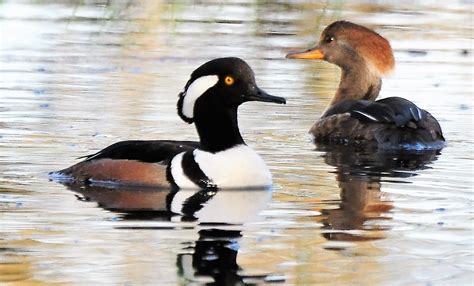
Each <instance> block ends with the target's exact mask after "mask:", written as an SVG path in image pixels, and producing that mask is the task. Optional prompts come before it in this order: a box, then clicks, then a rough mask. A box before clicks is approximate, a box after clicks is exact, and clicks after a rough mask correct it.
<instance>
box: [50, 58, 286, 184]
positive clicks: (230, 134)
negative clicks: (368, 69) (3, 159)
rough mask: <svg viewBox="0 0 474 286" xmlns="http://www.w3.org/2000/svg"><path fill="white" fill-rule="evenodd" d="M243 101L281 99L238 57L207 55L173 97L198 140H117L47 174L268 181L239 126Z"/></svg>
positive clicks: (126, 180) (107, 179)
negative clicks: (263, 86) (260, 83)
mask: <svg viewBox="0 0 474 286" xmlns="http://www.w3.org/2000/svg"><path fill="white" fill-rule="evenodd" d="M247 101H263V102H275V103H285V102H286V101H285V99H284V98H282V97H276V96H272V95H269V94H267V93H266V92H265V91H263V90H262V89H260V88H259V87H257V84H256V83H255V76H254V73H253V71H252V69H251V68H250V67H249V65H248V64H247V63H246V62H244V61H243V60H241V59H239V58H219V59H214V60H211V61H209V62H207V63H205V64H203V65H202V66H200V67H199V68H198V69H196V70H195V71H194V72H193V73H192V74H191V78H190V79H189V81H188V82H187V84H186V86H185V88H184V90H183V91H182V92H181V93H180V94H179V100H178V114H179V116H180V117H181V118H182V119H183V120H184V121H185V122H187V123H194V124H195V126H196V129H197V132H198V134H199V139H200V142H192V141H170V140H155V141H123V142H118V143H115V144H113V145H111V146H109V147H107V148H105V149H103V150H101V151H99V152H97V153H95V154H92V155H89V156H85V158H86V159H85V160H84V161H82V162H80V163H77V164H75V165H73V166H71V167H69V168H67V169H64V170H61V171H59V172H56V173H53V174H52V175H53V178H56V179H59V180H63V181H66V182H67V181H73V182H86V183H95V184H103V183H116V184H120V185H147V186H160V187H174V188H176V187H177V188H247V187H249V188H250V187H252V188H253V187H263V186H269V185H271V184H272V178H271V174H270V171H269V170H268V168H267V166H266V165H265V162H264V161H263V160H262V158H261V157H260V156H259V155H258V154H257V153H255V151H253V150H252V149H251V148H249V147H248V146H247V145H246V144H245V142H244V140H243V139H242V136H241V135H240V132H239V127H238V123H237V108H238V106H239V105H240V104H242V103H244V102H247Z"/></svg>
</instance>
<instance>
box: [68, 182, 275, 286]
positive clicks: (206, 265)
mask: <svg viewBox="0 0 474 286" xmlns="http://www.w3.org/2000/svg"><path fill="white" fill-rule="evenodd" d="M69 188H70V189H71V190H73V191H75V192H77V193H79V194H80V195H81V198H80V199H81V200H84V201H95V202H97V203H99V205H100V206H101V207H102V208H104V209H108V210H113V211H117V212H121V213H123V215H122V218H123V219H129V220H130V219H131V220H137V219H139V220H144V219H146V220H148V219H153V220H164V221H169V220H173V221H176V220H177V219H179V218H181V219H182V220H186V221H188V220H195V221H197V222H199V223H200V226H196V228H198V229H199V238H198V239H197V240H196V241H195V242H194V246H193V247H191V248H192V252H191V251H189V249H188V247H186V249H184V250H183V251H181V253H179V254H178V255H177V267H178V274H179V275H180V277H182V279H185V280H186V282H187V283H188V282H189V283H192V282H199V281H200V282H202V281H203V279H204V280H206V281H209V280H210V281H213V282H212V283H214V284H213V285H244V284H245V283H244V280H245V279H248V278H249V277H248V276H245V275H243V274H241V270H242V269H241V268H240V267H239V265H238V264H237V255H238V250H239V239H240V238H241V236H242V235H241V231H242V224H243V223H246V222H252V221H257V220H258V217H259V213H260V212H261V211H262V210H264V209H265V208H266V206H267V204H268V202H269V201H270V200H271V195H272V192H271V190H270V189H266V190H264V189H256V190H242V189H239V190H227V189H225V190H195V191H191V190H180V191H173V192H169V191H165V190H160V189H154V188H136V187H133V188H132V187H128V188H113V189H112V188H107V187H103V186H102V187H99V186H91V185H69ZM171 210H173V212H171ZM176 213H179V214H181V215H182V216H181V217H178V216H176ZM132 227H134V228H135V227H136V226H132ZM220 227H222V228H223V229H220ZM186 245H189V243H186ZM265 277H266V276H265V275H263V276H261V277H260V276H259V277H250V278H252V280H253V281H263V280H264V279H265Z"/></svg>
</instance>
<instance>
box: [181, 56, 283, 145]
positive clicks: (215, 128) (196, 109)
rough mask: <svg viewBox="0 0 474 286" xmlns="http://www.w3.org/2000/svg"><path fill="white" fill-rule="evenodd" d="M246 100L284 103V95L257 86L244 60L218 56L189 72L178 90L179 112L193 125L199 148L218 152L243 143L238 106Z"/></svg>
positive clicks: (182, 117)
mask: <svg viewBox="0 0 474 286" xmlns="http://www.w3.org/2000/svg"><path fill="white" fill-rule="evenodd" d="M247 101H263V102H274V103H280V104H284V103H286V101H285V99H284V98H282V97H277V96H273V95H270V94H268V93H266V92H265V91H263V90H262V89H261V88H259V87H258V86H257V84H256V83H255V76H254V73H253V71H252V69H251V68H250V67H249V65H248V64H247V63H246V62H245V61H243V60H241V59H239V58H219V59H214V60H211V61H209V62H207V63H205V64H203V65H202V66H200V67H199V68H197V69H196V70H195V71H194V72H193V73H192V74H191V78H190V79H189V81H188V82H187V84H186V86H185V87H184V90H183V91H182V92H181V93H180V94H179V100H178V114H179V116H180V117H181V119H183V120H184V121H185V122H187V123H194V125H195V126H196V130H197V132H198V134H199V139H200V143H201V149H203V150H205V151H209V152H219V151H222V150H226V149H228V148H231V147H233V146H236V145H239V144H245V142H244V140H243V139H242V136H241V135H240V131H239V127H238V121H237V108H238V107H239V105H241V104H242V103H244V102H247Z"/></svg>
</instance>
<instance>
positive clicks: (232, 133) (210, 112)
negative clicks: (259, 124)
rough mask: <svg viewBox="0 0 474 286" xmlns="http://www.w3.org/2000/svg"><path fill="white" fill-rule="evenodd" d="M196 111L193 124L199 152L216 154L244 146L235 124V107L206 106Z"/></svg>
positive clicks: (236, 123) (237, 126)
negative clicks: (199, 145) (198, 141)
mask: <svg viewBox="0 0 474 286" xmlns="http://www.w3.org/2000/svg"><path fill="white" fill-rule="evenodd" d="M198 109H200V110H198V111H197V112H196V110H195V114H196V116H195V117H194V124H195V125H196V129H197V132H198V134H199V139H200V142H201V147H200V149H201V150H204V151H207V152H212V153H216V152H220V151H224V150H227V149H229V148H232V147H234V146H236V145H239V144H245V142H244V139H242V135H240V131H239V125H238V122H237V106H236V107H233V108H219V107H218V106H216V107H212V106H208V105H206V106H203V107H201V108H199V107H198Z"/></svg>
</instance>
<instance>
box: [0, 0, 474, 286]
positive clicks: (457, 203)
mask: <svg viewBox="0 0 474 286" xmlns="http://www.w3.org/2000/svg"><path fill="white" fill-rule="evenodd" d="M472 8H473V7H472V4H470V1H455V2H450V3H449V5H448V4H447V3H445V2H439V3H438V2H433V1H416V2H415V3H411V4H410V5H407V4H405V5H403V4H392V2H391V1H363V2H359V3H357V4H353V3H346V2H337V3H335V4H328V3H326V2H324V3H315V2H312V1H289V2H286V1H275V2H271V1H268V2H267V1H262V2H260V1H245V0H244V1H234V2H230V1H229V2H225V3H223V4H222V3H220V1H199V2H196V3H195V4H193V5H189V4H188V2H178V3H177V2H175V1H169V2H166V1H1V2H0V33H1V34H0V36H1V38H0V39H1V43H0V45H1V46H0V92H1V94H0V98H1V101H0V224H1V225H0V284H3V283H5V282H17V283H18V284H19V285H20V284H21V285H23V283H27V282H28V283H31V284H34V283H39V284H42V283H46V284H53V283H61V284H77V285H92V284H114V285H125V284H126V285H141V284H152V283H158V284H160V285H176V284H190V283H191V284H194V285H199V284H204V283H210V282H212V281H217V282H218V283H219V284H224V283H227V284H238V283H248V284H251V283H257V284H261V283H269V284H270V283H281V284H285V285H294V284H301V285H309V284H328V285H334V284H360V285H387V284H389V285H402V284H403V285H406V284H408V285H461V284H472V283H473V279H474V278H473V274H472V271H473V261H474V260H473V255H472V254H473V238H474V235H473V234H474V233H473V222H472V219H473V217H472V204H473V194H472V191H473V187H472V186H473V175H474V172H473V171H474V170H473V158H472V154H473V149H472V148H473V147H472V146H473V142H472V141H473V140H472V138H473V114H472V110H473V109H472V108H473V105H472V95H473V91H474V90H473V84H472V79H473V56H472V53H473V52H474V51H473V39H472V38H473V34H472V23H473V18H472V17H473V16H472ZM336 19H347V20H351V21H354V22H357V23H360V24H363V25H367V26H369V27H372V28H374V29H376V30H377V31H378V32H380V33H381V34H383V35H384V36H386V37H387V38H389V39H390V40H391V43H392V46H393V48H394V50H395V57H396V60H397V69H396V72H395V74H393V75H392V76H391V77H389V78H387V79H385V80H384V86H383V88H382V96H383V97H386V96H403V97H406V98H409V99H411V100H413V101H414V102H415V103H417V104H418V105H419V106H421V107H422V108H425V109H427V110H429V111H430V112H431V113H432V114H433V115H435V116H436V117H437V118H438V119H439V121H440V124H441V126H442V128H443V130H444V132H445V137H446V138H447V141H448V146H447V147H446V148H444V149H443V150H442V151H441V152H440V153H436V152H433V153H429V154H407V155H404V156H396V157H394V156H387V155H384V154H379V153H373V152H365V151H364V150H352V149H349V148H326V149H324V148H315V146H314V145H313V144H312V143H311V142H310V140H309V138H308V136H307V135H306V132H307V130H308V129H309V128H310V126H311V125H312V123H313V122H314V121H315V120H316V119H317V118H318V116H319V114H320V113H321V112H322V111H323V110H324V108H325V107H326V105H327V104H328V103H329V101H330V98H331V96H332V95H333V94H334V91H335V88H336V87H337V82H338V76H339V70H338V69H337V68H335V67H334V66H332V65H330V64H327V63H322V62H316V61H297V60H287V59H285V58H284V55H285V54H286V52H287V51H288V50H289V49H292V48H303V47H309V46H310V45H311V44H312V43H314V41H315V40H316V38H317V37H318V35H319V32H320V31H321V30H322V28H323V27H324V26H326V25H327V24H329V23H330V22H332V21H333V20H336ZM220 56H239V57H242V58H243V59H245V60H246V61H248V62H249V64H250V65H251V66H252V67H253V69H254V70H255V73H256V76H257V81H258V83H259V85H260V86H261V87H262V88H263V89H265V90H266V91H268V92H269V93H272V94H275V95H280V96H285V97H286V98H287V100H288V104H287V105H286V106H279V105H272V104H262V103H248V104H246V105H244V106H242V107H241V108H240V113H239V114H240V126H241V130H242V133H243V136H244V138H245V139H246V141H247V143H248V144H249V145H250V146H252V147H253V148H254V149H256V150H257V151H258V152H259V153H260V154H262V156H263V157H264V159H265V161H266V162H267V163H268V165H269V166H270V168H271V170H272V173H273V175H274V182H275V184H274V188H273V191H271V190H270V191H269V190H267V191H233V192H232V191H227V192H218V193H217V194H204V195H208V196H213V198H212V200H210V201H209V203H208V206H209V207H210V208H208V209H210V210H211V211H207V210H206V211H204V210H202V211H197V212H190V213H189V214H187V215H185V216H178V215H171V214H170V213H168V212H165V210H166V206H165V205H164V203H163V200H164V199H163V198H164V197H165V196H166V194H165V193H163V192H158V191H153V190H146V189H145V190H139V189H124V190H120V191H118V190H115V191H114V190H108V189H100V188H96V189H94V188H83V187H77V186H71V187H66V186H63V185H61V184H58V183H55V182H50V181H49V180H48V176H47V173H48V172H49V171H52V170H58V169H61V168H64V167H66V166H69V165H71V164H72V163H73V162H76V161H75V158H76V157H78V156H81V155H85V154H90V153H92V152H94V151H97V150H98V149H101V148H103V147H105V146H107V145H109V144H111V143H114V142H116V141H120V140H125V139H182V140H196V139H197V136H196V133H195V130H194V128H193V126H190V125H187V124H185V123H183V122H182V121H181V120H180V119H179V118H178V116H177V115H176V112H175V111H176V107H175V103H176V99H177V94H178V93H179V91H180V90H181V89H182V88H183V87H184V84H185V83H186V81H187V79H188V77H189V74H190V73H191V72H192V71H193V70H194V69H195V68H196V67H197V66H199V65H200V64H202V63H203V62H205V61H207V60H209V59H212V58H215V57H220ZM233 206H239V207H233ZM138 210H141V211H140V212H138Z"/></svg>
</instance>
